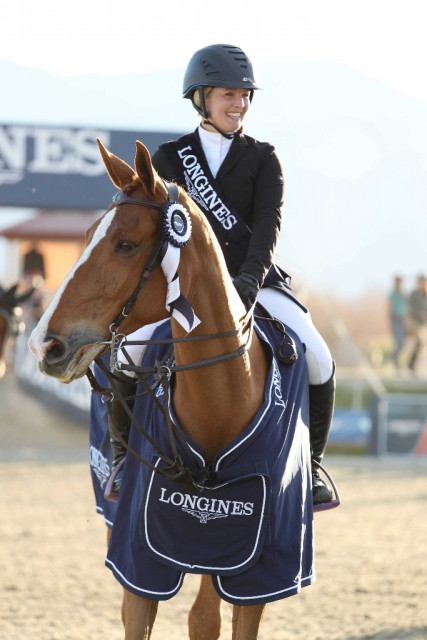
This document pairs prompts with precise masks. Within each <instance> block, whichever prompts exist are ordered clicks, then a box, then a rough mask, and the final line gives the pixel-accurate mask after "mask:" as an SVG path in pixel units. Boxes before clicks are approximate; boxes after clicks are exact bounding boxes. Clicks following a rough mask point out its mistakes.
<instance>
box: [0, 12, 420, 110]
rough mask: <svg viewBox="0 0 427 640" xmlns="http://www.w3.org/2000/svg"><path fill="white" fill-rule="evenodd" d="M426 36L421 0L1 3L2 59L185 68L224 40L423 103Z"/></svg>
mask: <svg viewBox="0 0 427 640" xmlns="http://www.w3.org/2000/svg"><path fill="white" fill-rule="evenodd" d="M5 5H6V6H5ZM426 33H427V1H426V0H357V1H356V0H297V1H296V0H264V1H262V2H256V4H255V7H250V5H249V3H248V2H242V1H240V0H233V2H230V1H229V0H227V2H226V1H224V0H215V2H211V3H206V4H203V3H200V2H195V1H194V0H193V1H192V2H189V1H188V0H181V1H179V0H160V1H159V0H158V1H156V2H149V1H147V0H145V1H144V0H139V1H138V2H136V1H135V0H127V2H122V3H120V2H113V0H73V2H69V3H63V2H59V1H58V0H37V1H34V0H13V2H8V3H7V4H6V3H3V6H2V37H1V39H0V59H4V60H9V61H13V62H16V63H18V64H20V65H24V66H30V67H37V68H39V69H45V70H46V71H49V72H52V73H55V74H60V75H75V74H85V73H101V74H113V75H115V74H122V73H138V72H146V71H150V70H152V71H155V70H158V69H178V68H183V67H185V65H186V63H187V62H188V59H189V58H190V56H191V54H192V53H193V52H194V51H195V50H196V49H198V48H200V47H202V46H205V45H207V44H214V43H217V42H224V43H231V44H236V45H238V46H240V47H242V48H243V49H244V50H245V51H246V52H247V53H248V55H250V57H251V58H252V61H253V62H254V63H255V65H256V63H257V62H267V61H268V62H270V61H303V60H328V61H334V62H338V63H342V64H344V65H346V66H349V67H351V68H353V69H356V70H357V71H361V72H362V73H365V74H367V75H371V76H373V77H374V78H376V79H377V80H380V81H382V82H384V83H385V84H387V85H389V86H391V87H393V88H395V89H397V90H399V91H401V92H402V93H406V94H407V95H410V96H412V97H416V98H420V99H422V100H425V101H427V82H426V77H427V37H426ZM0 111H1V109H0Z"/></svg>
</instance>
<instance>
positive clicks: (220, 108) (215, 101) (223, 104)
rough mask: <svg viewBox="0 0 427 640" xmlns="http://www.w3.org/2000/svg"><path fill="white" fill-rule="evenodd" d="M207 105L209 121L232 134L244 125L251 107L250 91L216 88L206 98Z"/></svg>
mask: <svg viewBox="0 0 427 640" xmlns="http://www.w3.org/2000/svg"><path fill="white" fill-rule="evenodd" d="M205 105H206V109H207V111H208V113H209V120H211V121H212V122H213V123H214V124H215V125H216V126H217V127H218V128H219V129H221V131H224V132H226V133H231V132H232V131H237V130H238V129H240V127H241V126H242V124H243V119H244V117H245V115H246V113H247V111H248V109H249V105H250V91H248V90H247V89H225V88H222V87H215V88H213V89H211V90H210V91H209V92H208V93H207V95H206V96H205Z"/></svg>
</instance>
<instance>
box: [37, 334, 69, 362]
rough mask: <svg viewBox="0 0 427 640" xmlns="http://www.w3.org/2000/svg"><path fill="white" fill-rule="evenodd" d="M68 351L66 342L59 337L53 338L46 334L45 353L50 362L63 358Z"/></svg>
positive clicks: (47, 360)
mask: <svg viewBox="0 0 427 640" xmlns="http://www.w3.org/2000/svg"><path fill="white" fill-rule="evenodd" d="M65 352H66V347H65V344H64V343H63V342H62V341H61V340H58V339H57V338H51V339H50V340H49V336H46V340H45V342H44V343H43V355H44V358H45V360H46V362H48V363H49V364H52V363H54V362H58V361H60V360H62V359H63V357H64V354H65Z"/></svg>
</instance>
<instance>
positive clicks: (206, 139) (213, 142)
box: [199, 125, 233, 178]
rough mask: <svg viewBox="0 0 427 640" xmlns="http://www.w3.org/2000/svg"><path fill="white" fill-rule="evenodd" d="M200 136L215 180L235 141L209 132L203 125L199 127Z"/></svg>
mask: <svg viewBox="0 0 427 640" xmlns="http://www.w3.org/2000/svg"><path fill="white" fill-rule="evenodd" d="M199 136H200V142H201V143H202V149H203V151H204V154H205V156H206V160H207V161H208V165H209V169H210V170H211V173H212V175H213V177H214V178H215V177H216V174H217V173H218V170H219V168H220V166H221V164H222V162H223V160H224V158H225V156H226V155H227V153H228V151H229V149H230V147H231V143H232V142H233V140H228V139H227V138H224V136H222V135H221V134H220V133H218V132H217V131H207V130H206V129H203V127H202V126H201V125H200V126H199Z"/></svg>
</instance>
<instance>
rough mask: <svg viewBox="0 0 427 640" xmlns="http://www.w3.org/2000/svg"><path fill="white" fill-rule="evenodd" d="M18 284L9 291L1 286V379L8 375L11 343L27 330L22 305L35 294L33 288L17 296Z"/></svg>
mask: <svg viewBox="0 0 427 640" xmlns="http://www.w3.org/2000/svg"><path fill="white" fill-rule="evenodd" d="M17 289H18V283H17V284H14V285H13V286H11V287H10V288H9V289H4V288H3V287H2V286H0V378H3V376H4V375H5V373H6V358H5V355H6V350H7V348H8V347H9V346H10V344H11V342H12V341H13V340H14V339H15V338H17V337H18V335H19V334H20V333H22V332H23V331H24V329H25V324H24V321H23V311H22V307H21V306H20V305H22V303H24V302H26V301H27V300H28V299H29V298H30V297H31V296H32V295H33V293H34V289H33V288H31V289H29V290H28V291H25V292H24V293H21V294H17V293H16V291H17Z"/></svg>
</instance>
